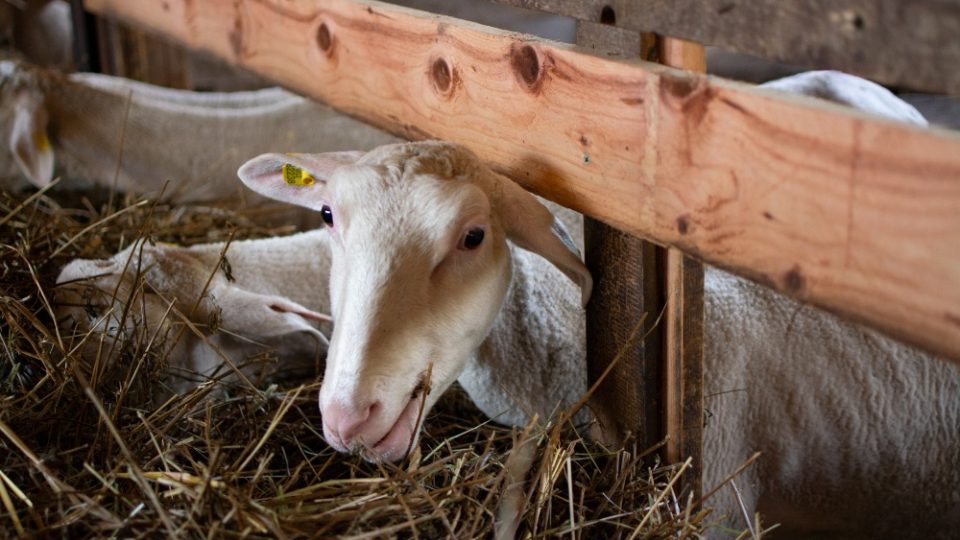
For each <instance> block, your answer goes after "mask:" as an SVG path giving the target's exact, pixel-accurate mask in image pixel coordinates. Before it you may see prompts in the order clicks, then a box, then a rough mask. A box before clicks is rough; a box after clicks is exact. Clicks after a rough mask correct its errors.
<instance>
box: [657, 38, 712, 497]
mask: <svg viewBox="0 0 960 540" xmlns="http://www.w3.org/2000/svg"><path fill="white" fill-rule="evenodd" d="M657 45H658V49H659V53H660V54H659V56H660V62H661V63H663V64H666V65H668V66H672V67H677V68H682V69H686V70H689V71H699V72H705V71H706V70H707V57H706V52H705V51H704V47H703V45H699V44H696V43H690V42H688V41H683V40H679V39H674V38H660V39H659V40H658V42H657ZM663 256H664V259H663V260H664V261H665V264H664V268H663V277H664V290H665V294H666V299H667V300H666V302H667V305H666V314H665V317H664V322H665V327H664V330H665V332H664V349H663V350H664V375H665V377H664V409H665V413H666V414H665V423H666V426H665V432H666V435H667V446H666V450H665V456H666V458H667V461H668V462H671V463H678V462H680V461H681V460H684V459H686V458H688V457H689V458H691V459H692V463H691V472H692V473H693V474H689V475H687V476H686V477H685V478H684V479H683V488H684V491H687V492H692V493H694V494H695V495H694V496H699V494H700V492H701V489H702V487H703V486H702V479H703V474H702V471H703V324H704V322H703V265H702V264H701V263H699V262H697V261H695V260H693V259H691V258H689V257H687V256H685V255H684V254H683V253H681V252H680V251H677V250H675V249H668V250H665V252H664V254H663Z"/></svg>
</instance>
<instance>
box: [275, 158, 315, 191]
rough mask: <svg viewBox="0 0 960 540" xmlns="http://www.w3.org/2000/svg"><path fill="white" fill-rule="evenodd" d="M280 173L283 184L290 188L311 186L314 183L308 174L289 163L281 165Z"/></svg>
mask: <svg viewBox="0 0 960 540" xmlns="http://www.w3.org/2000/svg"><path fill="white" fill-rule="evenodd" d="M281 172H282V173H283V180H284V182H286V183H287V184H290V185H291V186H312V185H313V184H314V183H315V182H316V180H315V179H314V178H313V176H311V175H310V173H308V172H307V171H305V170H303V169H301V168H300V167H297V166H295V165H290V164H289V163H284V164H283V167H282V171H281Z"/></svg>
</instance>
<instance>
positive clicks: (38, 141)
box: [33, 129, 50, 152]
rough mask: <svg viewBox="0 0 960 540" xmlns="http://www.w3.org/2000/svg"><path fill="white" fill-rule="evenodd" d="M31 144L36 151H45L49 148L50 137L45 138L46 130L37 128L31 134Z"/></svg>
mask: <svg viewBox="0 0 960 540" xmlns="http://www.w3.org/2000/svg"><path fill="white" fill-rule="evenodd" d="M33 144H34V146H36V147H37V151H38V152H46V151H47V150H49V149H50V139H49V138H47V132H46V131H44V130H42V129H41V130H38V131H36V132H34V134H33Z"/></svg>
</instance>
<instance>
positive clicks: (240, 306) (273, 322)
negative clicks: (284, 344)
mask: <svg viewBox="0 0 960 540" xmlns="http://www.w3.org/2000/svg"><path fill="white" fill-rule="evenodd" d="M216 294H217V304H218V306H219V307H220V308H221V316H222V319H221V325H222V326H223V327H224V328H225V329H227V330H231V331H234V332H238V333H243V334H246V335H251V336H257V337H278V336H283V335H286V334H290V333H293V332H308V333H311V334H313V335H314V336H316V337H317V338H318V339H320V341H321V342H322V343H324V344H329V343H328V342H327V338H326V337H325V336H324V335H323V334H322V333H320V332H319V331H318V330H317V329H316V328H314V327H313V326H312V325H311V324H309V323H308V322H307V321H314V322H317V323H329V322H331V321H332V319H331V318H330V317H328V316H327V315H324V314H322V313H318V312H316V311H313V310H311V309H308V308H306V307H304V306H301V305H300V304H297V303H296V302H292V301H290V300H288V299H286V298H283V297H280V296H273V295H268V294H258V293H253V292H250V291H246V290H243V289H239V288H236V287H230V288H228V289H225V290H217V291H216Z"/></svg>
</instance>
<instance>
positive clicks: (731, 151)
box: [85, 0, 960, 359]
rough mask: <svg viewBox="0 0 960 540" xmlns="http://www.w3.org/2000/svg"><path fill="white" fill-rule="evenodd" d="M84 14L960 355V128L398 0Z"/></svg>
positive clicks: (177, 6)
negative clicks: (204, 55) (599, 53)
mask: <svg viewBox="0 0 960 540" xmlns="http://www.w3.org/2000/svg"><path fill="white" fill-rule="evenodd" d="M85 5H86V6H87V8H88V9H91V10H93V11H95V12H98V13H100V14H106V15H113V16H117V17H120V18H122V19H126V20H128V21H130V22H133V23H136V24H140V25H142V26H146V27H148V28H150V29H153V30H156V31H159V32H161V33H163V34H166V35H168V36H171V37H173V38H176V39H178V40H180V41H182V42H184V43H186V44H188V45H189V46H191V47H194V48H198V49H205V50H208V51H211V52H213V53H215V54H217V55H219V56H220V57H222V58H225V59H227V60H229V61H231V62H234V63H237V64H240V65H243V66H245V67H247V68H250V69H252V70H254V71H256V72H258V73H260V74H262V75H264V76H266V77H268V78H271V79H273V80H276V81H279V82H281V83H282V84H285V85H286V86H289V87H291V88H294V89H296V90H298V91H300V92H303V93H304V94H307V95H311V96H314V97H316V98H318V99H320V100H322V101H325V102H327V103H329V104H331V105H333V106H334V107H336V108H338V109H340V110H342V111H345V112H347V113H349V114H352V115H355V116H357V117H359V118H362V119H364V120H366V121H368V122H370V123H372V124H374V125H377V126H380V127H383V128H385V129H387V130H389V131H392V132H394V133H399V134H401V135H404V136H406V137H408V138H413V139H422V138H427V137H437V138H444V139H449V140H452V141H456V142H459V143H462V144H465V145H466V146H468V147H470V148H472V149H473V150H474V151H475V152H477V153H478V154H479V155H480V156H481V157H482V158H484V159H485V160H487V162H488V163H490V164H491V165H492V166H493V167H494V168H496V169H497V170H500V171H502V172H504V173H506V174H508V175H510V176H511V177H513V178H515V179H517V180H518V181H520V182H521V183H523V184H524V185H525V186H527V187H529V188H531V189H532V190H534V191H536V192H538V193H540V194H542V195H544V196H546V197H548V198H550V199H553V200H555V201H557V202H559V203H561V204H564V205H566V206H569V207H572V208H575V209H577V210H579V211H581V212H583V213H585V214H587V215H590V216H593V217H596V218H599V219H601V220H603V221H605V222H607V223H609V224H611V225H613V226H615V227H618V228H620V229H622V230H625V231H628V232H630V233H633V234H636V235H639V236H643V237H646V238H649V239H652V240H654V241H656V242H658V243H660V244H663V245H670V246H674V247H678V248H680V249H682V250H684V251H685V252H687V253H691V254H694V255H696V256H698V257H700V258H702V259H704V260H706V261H708V262H711V263H714V264H716V265H719V266H722V267H725V268H728V269H731V270H733V271H734V272H736V273H739V274H741V275H745V276H747V277H750V278H753V279H755V280H758V281H761V282H763V283H766V284H768V285H770V286H772V287H774V288H777V289H779V290H781V291H783V292H785V293H786V294H788V295H791V296H794V297H797V298H799V299H801V300H804V301H807V302H811V303H814V304H816V305H819V306H821V307H824V308H826V309H829V310H833V311H836V312H839V313H842V314H845V315H847V316H849V317H852V318H854V319H857V320H859V321H861V322H864V323H867V324H870V325H872V326H875V327H878V328H881V329H883V330H885V331H886V332H888V333H890V334H892V335H894V336H897V337H900V338H902V339H905V340H907V341H911V342H913V343H916V344H918V345H921V346H924V347H926V348H928V349H930V350H933V351H937V352H940V353H943V354H945V355H948V356H950V357H952V358H954V359H960V137H958V136H957V135H955V134H952V133H949V132H945V131H938V130H923V129H917V128H913V127H909V126H903V125H898V124H893V123H889V122H886V121H882V120H877V119H872V118H868V117H865V116H862V115H859V114H856V113H854V112H850V111H848V110H846V109H843V108H840V107H836V106H833V105H831V104H826V103H821V102H817V101H815V100H809V99H804V98H798V97H792V96H785V95H779V94H776V93H773V92H769V91H764V90H760V89H756V88H753V87H749V86H746V85H739V84H734V83H728V82H725V81H722V80H717V79H713V78H708V77H706V76H701V75H695V74H690V73H685V72H682V71H678V70H672V69H669V68H665V67H662V66H657V65H653V64H647V63H643V62H639V61H620V60H609V59H603V58H597V57H595V56H591V55H589V54H585V53H583V52H581V51H579V50H578V49H577V48H576V47H573V46H568V45H562V44H557V43H551V42H546V41H542V40H536V39H532V38H527V37H524V36H518V35H517V34H513V33H508V32H502V31H498V30H496V29H491V28H487V27H482V26H479V25H475V24H472V23H467V22H464V21H459V20H456V19H451V18H446V17H439V16H434V15H431V14H426V13H422V12H418V11H414V10H409V9H405V8H400V7H396V6H392V5H389V4H383V3H380V2H373V1H348V0H329V1H326V2H322V3H321V2H314V1H308V0H296V1H289V0H286V1H280V0H207V1H204V2H191V1H187V0H165V1H164V2H162V3H156V2H147V1H129V0H87V1H86V2H85ZM303 136H304V137H309V136H310V134H309V133H304V134H303Z"/></svg>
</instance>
